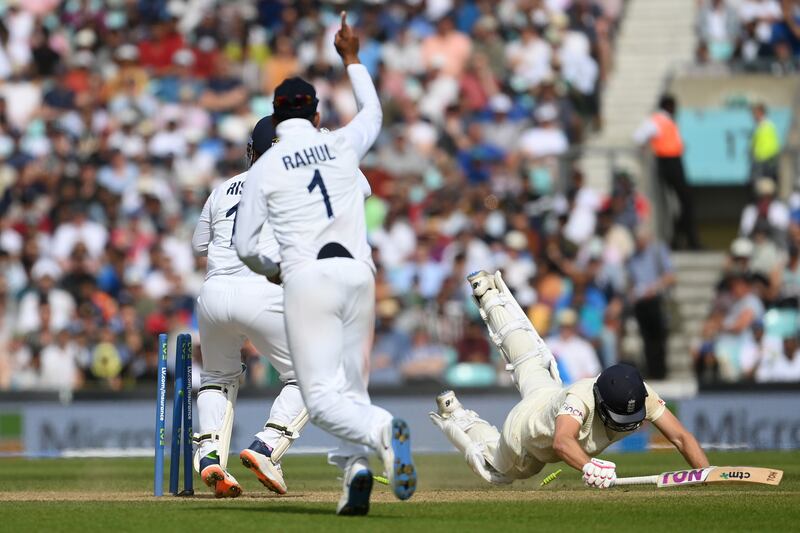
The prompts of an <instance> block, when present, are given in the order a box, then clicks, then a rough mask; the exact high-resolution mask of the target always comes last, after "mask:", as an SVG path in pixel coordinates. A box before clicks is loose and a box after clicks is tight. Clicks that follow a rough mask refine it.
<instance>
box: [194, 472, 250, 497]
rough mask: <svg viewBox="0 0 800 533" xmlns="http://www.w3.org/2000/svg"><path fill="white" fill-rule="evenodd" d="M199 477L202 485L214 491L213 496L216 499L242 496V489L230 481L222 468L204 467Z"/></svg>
mask: <svg viewBox="0 0 800 533" xmlns="http://www.w3.org/2000/svg"><path fill="white" fill-rule="evenodd" d="M201 477H202V478H203V483H205V484H206V486H208V487H209V488H211V489H212V490H213V491H214V496H216V497H217V498H238V497H239V496H241V494H242V487H240V486H239V484H238V483H235V482H233V481H230V480H229V479H228V478H227V477H226V476H225V472H224V471H223V470H222V467H220V466H218V465H214V466H208V467H206V468H205V469H204V470H203V474H202V475H201Z"/></svg>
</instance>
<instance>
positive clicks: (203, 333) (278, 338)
mask: <svg viewBox="0 0 800 533" xmlns="http://www.w3.org/2000/svg"><path fill="white" fill-rule="evenodd" d="M197 322H198V325H199V329H200V347H201V351H202V354H203V370H202V372H201V385H213V384H220V385H224V384H228V383H236V382H238V380H239V376H240V375H241V373H242V362H241V349H242V344H243V343H244V341H245V339H249V340H250V342H252V343H253V345H254V346H255V347H256V349H257V350H258V351H259V353H260V354H261V355H264V356H266V357H267V359H268V360H269V362H270V364H271V365H272V366H273V367H275V370H276V371H277V372H278V374H279V375H280V379H281V381H282V382H284V383H286V382H287V381H289V382H291V381H293V380H294V379H295V374H294V368H293V367H292V362H291V359H290V357H289V346H288V343H287V341H286V330H285V328H284V324H283V289H281V287H279V286H278V285H275V284H274V283H270V282H268V281H267V280H266V279H265V278H263V277H260V276H218V277H217V276H215V277H212V278H210V279H208V280H206V282H205V283H204V284H203V287H202V289H201V290H200V296H199V297H198V298H197ZM225 405H226V400H225V396H224V394H222V393H221V392H213V391H209V392H204V393H202V394H200V395H198V399H197V411H198V422H199V426H200V433H201V434H202V433H210V432H212V431H217V430H219V428H220V427H221V426H222V419H223V417H224V415H225ZM303 407H304V405H303V400H302V397H301V395H300V391H299V389H298V388H297V386H296V385H292V384H289V385H286V386H284V387H283V389H281V392H280V394H279V395H278V397H277V398H275V401H274V402H273V404H272V408H271V410H270V413H269V419H268V422H271V423H273V424H277V425H282V426H285V425H287V424H289V423H290V422H292V421H293V420H294V419H295V417H297V415H298V414H299V413H300V411H302V410H303ZM280 435H281V433H280V432H279V431H277V430H275V429H272V428H267V429H265V430H263V431H261V432H260V433H258V434H257V436H258V437H259V438H261V440H263V441H264V442H266V444H267V445H269V446H271V447H274V446H275V444H276V443H277V441H278V439H279V438H280Z"/></svg>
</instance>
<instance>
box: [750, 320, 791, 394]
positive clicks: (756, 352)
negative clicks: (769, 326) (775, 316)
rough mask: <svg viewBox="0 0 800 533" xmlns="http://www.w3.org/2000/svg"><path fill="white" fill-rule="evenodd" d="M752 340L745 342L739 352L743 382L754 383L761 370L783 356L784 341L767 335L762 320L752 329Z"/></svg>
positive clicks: (756, 322) (754, 324)
mask: <svg viewBox="0 0 800 533" xmlns="http://www.w3.org/2000/svg"><path fill="white" fill-rule="evenodd" d="M750 330H751V332H752V338H751V339H748V340H747V341H745V342H744V345H743V346H742V348H741V351H740V352H739V354H740V355H739V361H740V365H741V368H742V380H743V381H747V382H752V381H754V379H755V374H756V371H757V370H758V369H759V368H765V369H766V367H769V366H770V364H771V362H772V361H775V360H777V359H778V358H780V357H782V355H783V339H781V338H779V337H775V336H772V335H767V334H766V332H765V331H764V324H763V322H761V321H760V320H758V321H755V322H753V325H752V327H751V328H750Z"/></svg>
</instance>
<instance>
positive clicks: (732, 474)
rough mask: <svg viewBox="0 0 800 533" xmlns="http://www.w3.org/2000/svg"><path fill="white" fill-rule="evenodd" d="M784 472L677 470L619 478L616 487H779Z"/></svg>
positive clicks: (720, 468) (736, 468)
mask: <svg viewBox="0 0 800 533" xmlns="http://www.w3.org/2000/svg"><path fill="white" fill-rule="evenodd" d="M781 479H783V470H776V469H774V468H758V467H753V466H709V467H707V468H696V469H693V470H675V471H673V472H663V473H661V474H658V475H655V476H638V477H623V478H617V480H616V481H615V482H614V486H615V487H618V486H626V485H656V486H657V487H659V488H664V487H677V486H681V485H704V484H706V483H758V484H761V485H779V484H780V482H781Z"/></svg>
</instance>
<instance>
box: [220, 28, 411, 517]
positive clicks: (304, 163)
mask: <svg viewBox="0 0 800 533" xmlns="http://www.w3.org/2000/svg"><path fill="white" fill-rule="evenodd" d="M335 45H336V49H337V51H338V52H339V54H340V56H341V57H342V59H343V62H344V64H345V66H346V69H347V73H348V75H349V77H350V81H351V83H352V85H353V92H354V93H355V98H356V103H357V105H358V110H359V111H358V113H357V115H356V116H355V117H354V118H353V120H352V121H351V122H350V123H349V124H347V125H346V126H345V127H343V128H341V129H339V130H337V131H334V132H322V131H319V130H318V129H317V126H318V125H319V113H317V99H316V92H315V90H314V88H313V86H311V85H310V84H308V83H307V82H305V81H303V80H301V79H300V78H291V79H288V80H285V81H284V82H283V83H281V85H280V86H278V88H277V89H276V91H275V99H274V102H273V104H274V110H275V111H274V114H273V121H274V122H275V123H276V125H277V133H278V137H279V138H280V142H279V143H278V144H276V145H275V146H273V148H272V149H271V150H270V151H269V152H268V153H266V154H265V155H264V156H263V157H261V159H259V160H258V162H256V164H255V165H253V167H252V168H251V169H250V171H249V172H248V179H247V184H246V186H245V189H244V192H243V194H242V201H241V203H240V204H239V218H238V225H237V231H236V239H235V244H236V250H237V252H238V253H239V257H240V258H241V259H242V261H244V263H245V264H246V265H248V266H249V267H250V268H251V269H253V270H254V271H255V272H258V273H260V274H263V275H266V276H269V277H270V278H273V277H275V276H277V275H280V276H281V278H282V280H283V283H284V308H285V320H286V332H287V335H288V339H289V348H290V351H291V354H292V360H293V362H294V367H295V371H296V373H297V379H298V384H299V385H300V390H301V392H302V395H303V399H304V401H305V404H306V406H307V408H308V411H309V413H310V415H311V420H312V421H313V422H314V423H315V424H316V425H317V426H319V427H321V428H323V429H325V430H326V431H328V432H329V433H331V434H333V435H335V436H337V437H339V438H340V439H341V444H340V446H339V448H338V449H337V450H335V451H333V452H331V453H330V454H329V460H330V462H331V463H332V464H335V465H337V466H339V467H340V468H342V469H343V470H344V484H343V489H344V494H343V495H342V499H341V500H340V502H339V506H338V508H337V513H339V514H349V515H354V514H366V513H367V512H368V510H369V497H370V494H371V490H372V473H371V471H370V470H369V464H368V461H367V455H368V452H369V450H370V449H371V450H375V451H377V452H378V453H379V454H380V456H381V458H382V459H383V462H384V466H385V468H386V474H387V477H388V479H389V482H390V485H391V486H392V489H393V491H394V494H395V495H396V496H397V497H398V498H399V499H407V498H410V497H411V495H412V494H413V493H414V490H415V488H416V472H415V470H414V465H413V462H412V458H411V450H410V440H409V430H408V426H407V424H406V423H405V422H404V421H402V420H400V419H396V418H395V419H393V418H392V415H391V414H390V413H388V412H387V411H386V410H384V409H381V408H380V407H377V406H374V405H372V404H371V402H370V398H369V395H368V394H367V377H368V358H369V353H370V344H371V340H372V333H373V325H374V307H375V279H374V274H375V266H374V264H373V263H372V259H371V255H372V254H371V249H370V246H369V244H368V243H367V235H366V223H365V218H364V196H363V192H362V191H361V187H360V185H359V179H358V174H359V171H358V165H359V162H360V160H361V158H362V157H363V156H364V155H365V154H366V152H367V150H369V148H370V147H371V146H372V144H373V143H374V142H375V139H376V137H377V136H378V133H379V132H380V128H381V120H382V112H381V107H380V102H379V100H378V95H377V93H376V91H375V87H374V85H373V83H372V80H371V79H370V77H369V74H368V72H367V69H366V68H365V67H364V66H363V65H361V64H360V63H359V61H358V39H357V37H355V35H354V34H353V32H352V30H351V29H350V28H349V26H347V23H346V21H345V14H344V13H343V14H342V27H341V29H340V30H339V32H337V34H336V40H335ZM267 219H269V223H270V225H271V226H272V228H273V230H274V232H275V238H276V239H277V241H278V244H279V245H280V257H281V260H280V264H278V259H277V255H278V254H273V255H269V254H266V253H264V248H263V247H262V246H261V245H260V244H259V240H260V234H261V228H262V226H263V224H264V222H265V221H266V220H267Z"/></svg>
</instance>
